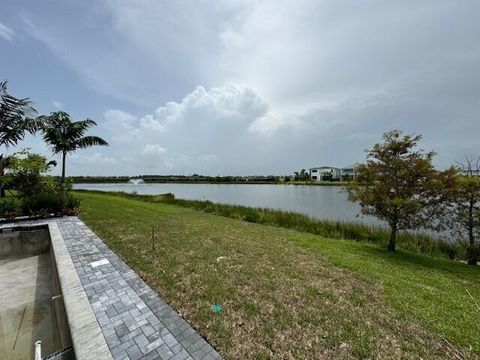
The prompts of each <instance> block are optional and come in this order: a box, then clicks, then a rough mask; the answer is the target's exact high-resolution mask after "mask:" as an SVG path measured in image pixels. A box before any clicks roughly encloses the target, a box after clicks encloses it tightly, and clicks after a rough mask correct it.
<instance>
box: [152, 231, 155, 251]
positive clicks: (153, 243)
mask: <svg viewBox="0 0 480 360" xmlns="http://www.w3.org/2000/svg"><path fill="white" fill-rule="evenodd" d="M152 250H155V225H154V226H152Z"/></svg>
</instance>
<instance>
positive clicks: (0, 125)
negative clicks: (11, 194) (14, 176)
mask: <svg viewBox="0 0 480 360" xmlns="http://www.w3.org/2000/svg"><path fill="white" fill-rule="evenodd" d="M7 85H8V83H7V82H6V81H3V82H0V149H1V151H2V152H4V151H6V150H8V148H9V147H10V146H15V145H17V144H18V142H19V141H21V140H23V138H24V137H25V134H26V133H31V134H33V133H35V132H36V131H37V129H38V127H39V121H38V120H37V119H34V118H33V116H34V115H35V114H36V111H35V109H34V108H33V106H32V102H31V101H30V100H29V99H27V98H25V99H18V98H16V97H14V96H12V95H10V94H9V93H8V91H7ZM10 163H11V159H10V158H9V156H7V155H6V154H4V153H2V154H0V179H1V180H0V197H4V196H5V185H6V181H5V179H4V175H5V169H6V168H8V166H9V165H10Z"/></svg>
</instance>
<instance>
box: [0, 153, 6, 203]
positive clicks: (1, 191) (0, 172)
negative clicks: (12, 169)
mask: <svg viewBox="0 0 480 360" xmlns="http://www.w3.org/2000/svg"><path fill="white" fill-rule="evenodd" d="M4 175H5V170H4V169H3V156H0V179H1V183H0V198H4V197H5V196H6V195H5V184H4V183H3V179H2V178H3V176H4Z"/></svg>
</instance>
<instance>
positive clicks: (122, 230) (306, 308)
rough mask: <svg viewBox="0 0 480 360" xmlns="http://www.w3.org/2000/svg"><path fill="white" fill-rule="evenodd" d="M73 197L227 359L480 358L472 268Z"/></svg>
mask: <svg viewBox="0 0 480 360" xmlns="http://www.w3.org/2000/svg"><path fill="white" fill-rule="evenodd" d="M77 196H79V197H81V198H82V201H83V202H82V213H81V218H82V219H83V220H84V221H85V222H86V223H87V224H88V225H89V226H90V227H91V228H92V229H93V230H94V231H95V232H96V233H97V234H98V235H99V236H101V237H102V239H103V240H104V241H105V242H106V243H107V244H108V245H109V246H110V247H111V248H112V249H113V250H114V251H116V252H117V253H118V254H119V255H120V256H121V257H122V258H123V259H124V260H125V261H126V262H127V263H128V264H129V265H130V266H132V267H133V268H134V269H135V270H136V271H137V272H138V273H139V274H140V275H141V276H142V277H143V278H144V279H145V280H146V282H147V283H148V284H149V285H150V286H151V287H152V288H154V289H155V290H156V291H157V292H158V293H159V294H160V295H161V296H162V297H164V298H165V300H166V301H167V302H168V303H169V304H170V305H171V306H172V307H174V308H175V309H176V310H177V311H178V312H179V313H180V314H181V315H182V316H183V317H185V319H187V320H188V321H189V322H190V324H192V326H194V327H195V328H196V329H198V331H199V332H200V333H201V334H202V335H203V336H204V337H205V338H206V339H207V340H208V341H209V342H210V343H212V344H213V345H214V346H215V347H216V348H217V349H218V350H219V351H220V353H221V354H222V355H224V356H225V357H226V358H229V359H245V358H256V359H264V358H279V359H285V358H299V359H303V358H312V359H318V358H325V359H329V358H340V359H343V358H345V359H347V358H348V359H350V358H360V359H364V358H379V359H381V358H407V359H408V358H412V359H418V358H423V359H433V358H448V359H451V358H480V311H479V309H478V308H477V307H476V305H475V302H474V300H472V298H471V297H470V295H469V294H468V293H467V290H468V291H469V292H470V294H471V295H472V296H473V297H474V298H475V299H476V301H477V302H480V269H479V268H473V267H468V266H467V265H464V264H462V263H458V262H453V261H449V260H443V259H434V258H429V257H426V256H422V255H416V254H412V253H407V252H398V253H397V254H389V253H387V252H386V251H384V250H383V249H381V248H380V247H378V246H375V245H370V244H365V243H356V242H353V241H348V240H331V239H326V238H323V237H321V236H318V235H312V234H307V233H302V232H298V231H294V230H288V229H283V228H278V227H272V226H266V225H260V224H253V223H248V222H244V221H240V220H235V219H230V218H226V217H221V216H216V215H211V214H206V213H202V212H198V211H195V210H192V209H186V208H182V207H179V206H174V205H167V204H162V203H149V202H143V201H138V200H134V199H127V198H122V197H117V196H111V195H100V194H90V193H79V194H78V195H77ZM152 226H155V227H156V247H155V250H152V247H151V230H152ZM212 304H221V305H222V306H223V311H222V312H221V313H217V314H215V313H213V312H211V311H210V306H211V305H212Z"/></svg>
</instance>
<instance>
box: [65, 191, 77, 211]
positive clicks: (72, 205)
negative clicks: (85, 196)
mask: <svg viewBox="0 0 480 360" xmlns="http://www.w3.org/2000/svg"><path fill="white" fill-rule="evenodd" d="M65 212H66V214H67V215H78V214H79V212H80V199H79V198H77V197H75V196H73V195H72V194H70V193H68V194H67V198H66V199H65Z"/></svg>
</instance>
